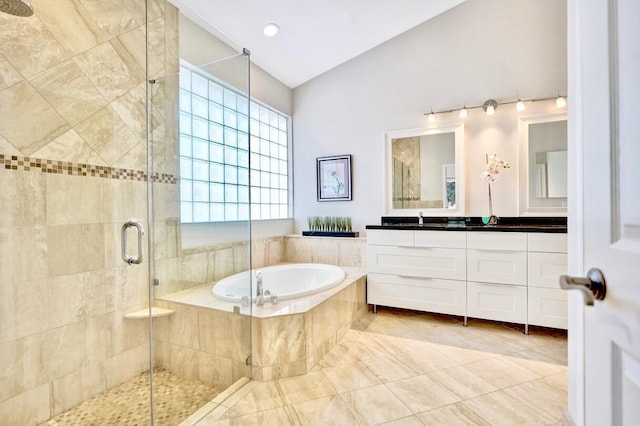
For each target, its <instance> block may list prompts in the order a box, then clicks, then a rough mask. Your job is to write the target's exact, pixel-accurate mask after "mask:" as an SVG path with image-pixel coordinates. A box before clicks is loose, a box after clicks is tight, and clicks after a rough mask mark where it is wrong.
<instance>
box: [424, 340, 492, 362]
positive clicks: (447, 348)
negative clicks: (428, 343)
mask: <svg viewBox="0 0 640 426" xmlns="http://www.w3.org/2000/svg"><path fill="white" fill-rule="evenodd" d="M433 348H434V349H435V350H436V351H438V352H440V353H441V354H443V355H444V356H446V357H447V358H450V359H452V360H453V361H455V362H456V364H459V365H464V364H469V363H470V362H474V361H480V360H482V359H487V358H493V357H496V356H499V355H497V354H494V353H492V352H483V351H477V350H474V349H467V348H460V347H458V346H454V345H443V344H440V345H433Z"/></svg>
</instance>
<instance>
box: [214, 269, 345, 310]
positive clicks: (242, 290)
mask: <svg viewBox="0 0 640 426" xmlns="http://www.w3.org/2000/svg"><path fill="white" fill-rule="evenodd" d="M257 271H261V272H262V284H263V288H264V291H265V293H267V292H269V293H271V294H276V295H277V296H278V300H286V299H294V298H296V297H303V296H308V295H311V294H315V293H319V292H322V291H324V290H327V289H329V288H331V287H333V286H335V285H337V284H338V283H340V282H341V281H342V280H343V279H344V277H345V274H344V270H343V269H342V268H340V267H338V266H333V265H324V264H319V263H292V264H287V265H276V266H267V267H265V268H259V269H254V270H252V271H245V272H240V273H238V274H235V275H231V276H230V277H227V278H224V279H222V280H220V281H218V282H217V283H216V284H215V285H214V286H213V289H212V290H211V291H212V293H213V296H214V297H215V298H216V299H218V300H222V301H226V302H238V303H240V302H241V301H242V297H243V296H247V297H248V296H249V295H250V294H251V297H252V300H253V301H255V297H256V294H255V274H256V272H257ZM250 278H251V280H250ZM250 281H253V288H254V290H253V292H252V291H251V287H250Z"/></svg>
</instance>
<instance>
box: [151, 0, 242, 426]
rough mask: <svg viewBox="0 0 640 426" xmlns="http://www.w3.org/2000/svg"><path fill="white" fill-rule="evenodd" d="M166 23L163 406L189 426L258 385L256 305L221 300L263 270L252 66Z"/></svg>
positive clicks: (188, 25) (155, 79)
mask: <svg viewBox="0 0 640 426" xmlns="http://www.w3.org/2000/svg"><path fill="white" fill-rule="evenodd" d="M150 19H151V18H150ZM161 19H162V22H161V23H158V24H157V25H156V24H155V21H154V20H150V22H149V28H150V31H149V40H148V51H149V85H148V93H149V101H148V105H149V114H148V115H149V132H150V136H149V146H148V150H149V151H148V157H149V172H150V176H151V180H150V189H151V191H150V200H151V204H150V206H151V210H150V214H151V217H152V221H151V230H152V233H151V235H150V238H151V258H152V265H151V272H150V274H151V278H152V280H153V282H154V285H153V296H154V302H153V305H154V306H155V308H156V311H157V312H156V313H155V315H154V318H153V337H152V341H153V360H154V366H155V368H154V381H153V407H154V417H155V418H156V419H159V418H163V419H164V418H165V415H164V414H163V413H162V410H164V407H166V405H167V404H176V405H180V406H181V407H182V408H183V409H182V414H183V418H182V419H184V417H185V416H189V415H192V414H193V413H194V412H195V411H196V410H198V409H199V408H201V407H203V406H204V405H205V404H206V403H207V402H208V401H210V400H212V399H213V398H214V397H216V396H217V395H219V394H220V393H221V392H222V391H224V390H225V389H226V388H228V387H229V386H231V385H233V384H238V385H239V384H241V383H242V382H243V381H244V380H247V379H248V378H250V375H251V367H250V354H251V304H248V303H246V300H245V303H243V302H242V300H238V301H237V302H236V303H229V302H222V301H218V300H216V299H215V298H214V296H213V294H212V286H213V284H214V283H215V282H216V281H218V280H220V279H221V278H224V277H226V276H229V275H232V274H234V273H237V272H242V271H246V270H249V269H250V265H251V245H250V241H251V240H250V217H251V216H250V204H249V174H250V167H249V121H250V114H249V105H250V102H249V55H248V52H246V51H245V52H240V53H237V52H234V51H233V50H231V49H230V48H229V47H228V46H225V45H223V44H222V43H221V42H220V41H219V40H217V39H215V38H213V36H211V35H210V34H209V33H207V32H206V31H204V30H203V29H202V28H200V27H199V26H198V25H197V24H195V23H194V22H192V21H190V20H189V19H187V18H185V17H184V16H182V15H181V14H180V12H179V11H178V10H177V9H175V8H174V7H173V6H171V5H169V4H166V5H165V6H164V14H163V15H162V18H161ZM250 285H251V283H250V282H249V281H247V282H246V286H245V289H244V292H245V294H244V295H245V296H246V298H247V299H249V296H250V294H251V292H250ZM167 380H168V381H169V382H168V383H166V384H165V383H163V382H164V381H167ZM167 386H168V388H167V389H166V390H162V389H161V387H167ZM174 388H175V389H174ZM176 389H178V390H176ZM176 395H179V396H178V398H177V400H178V401H176ZM167 396H168V397H169V398H171V400H167V399H166V398H167ZM210 407H211V408H212V407H213V406H211V405H210ZM206 411H207V410H206V409H204V410H200V411H199V414H202V413H205V412H206ZM182 419H180V420H182ZM190 420H193V418H191V419H190Z"/></svg>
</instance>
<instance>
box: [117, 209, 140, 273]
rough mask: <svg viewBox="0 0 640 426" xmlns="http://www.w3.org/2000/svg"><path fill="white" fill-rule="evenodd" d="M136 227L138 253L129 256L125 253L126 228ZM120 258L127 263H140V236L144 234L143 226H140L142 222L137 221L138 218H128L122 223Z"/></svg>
mask: <svg viewBox="0 0 640 426" xmlns="http://www.w3.org/2000/svg"><path fill="white" fill-rule="evenodd" d="M129 228H136V229H137V230H138V255H137V256H135V257H134V256H129V255H128V254H127V229H129ZM121 235H122V260H124V261H125V262H126V263H127V264H129V265H134V264H135V265H138V264H140V263H142V257H143V254H142V253H143V252H142V236H143V235H144V228H143V227H142V223H140V222H139V221H138V219H134V218H132V219H130V220H129V221H127V222H125V223H124V224H123V225H122V234H121Z"/></svg>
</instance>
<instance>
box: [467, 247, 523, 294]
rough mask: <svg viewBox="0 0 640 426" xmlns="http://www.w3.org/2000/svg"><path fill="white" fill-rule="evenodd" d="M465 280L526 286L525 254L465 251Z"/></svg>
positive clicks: (497, 251)
mask: <svg viewBox="0 0 640 426" xmlns="http://www.w3.org/2000/svg"><path fill="white" fill-rule="evenodd" d="M467 279H468V280H469V281H481V282H485V283H498V284H512V285H518V286H526V285H527V253H526V252H523V251H502V250H467Z"/></svg>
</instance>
